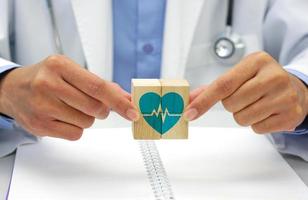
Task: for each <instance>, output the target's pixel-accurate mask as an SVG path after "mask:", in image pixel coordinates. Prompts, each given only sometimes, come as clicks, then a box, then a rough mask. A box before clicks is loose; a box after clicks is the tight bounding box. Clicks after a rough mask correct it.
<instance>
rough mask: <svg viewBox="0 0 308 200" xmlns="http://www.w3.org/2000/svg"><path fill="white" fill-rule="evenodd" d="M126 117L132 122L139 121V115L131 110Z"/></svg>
mask: <svg viewBox="0 0 308 200" xmlns="http://www.w3.org/2000/svg"><path fill="white" fill-rule="evenodd" d="M126 116H127V117H128V118H129V119H130V120H132V121H137V120H138V119H139V113H138V112H137V111H136V110H135V109H131V108H130V109H128V110H127V112H126Z"/></svg>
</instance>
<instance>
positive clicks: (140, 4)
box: [112, 0, 166, 91]
mask: <svg viewBox="0 0 308 200" xmlns="http://www.w3.org/2000/svg"><path fill="white" fill-rule="evenodd" d="M112 2H113V33H114V35H113V38H114V52H113V55H114V59H113V63H114V67H113V80H114V81H115V82H117V83H118V84H119V85H120V86H121V87H123V88H124V89H125V90H127V91H130V85H131V79H132V78H159V77H160V68H161V55H162V44H163V32H164V21H165V7H166V1H165V0H124V1H123V0H113V1H112Z"/></svg>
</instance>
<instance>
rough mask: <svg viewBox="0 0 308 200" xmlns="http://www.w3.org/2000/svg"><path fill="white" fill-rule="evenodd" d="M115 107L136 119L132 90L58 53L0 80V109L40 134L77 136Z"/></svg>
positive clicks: (73, 138)
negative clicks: (121, 86) (106, 79)
mask: <svg viewBox="0 0 308 200" xmlns="http://www.w3.org/2000/svg"><path fill="white" fill-rule="evenodd" d="M111 109H112V110H114V111H116V112H117V113H119V114H120V115H121V116H123V117H124V118H126V119H128V120H136V119H137V118H138V112H137V110H136V108H135V107H134V105H133V104H132V103H131V102H130V95H129V94H128V93H126V92H125V91H124V90H122V89H121V88H120V87H119V86H117V85H116V84H114V83H112V82H108V81H105V80H102V79H100V78H99V77H97V76H96V75H94V74H92V73H90V72H88V71H87V70H85V69H83V68H82V67H80V66H79V65H77V64H76V63H74V62H73V61H71V60H70V59H68V58H66V57H64V56H60V55H55V56H50V57H48V58H46V59H45V60H43V61H42V62H40V63H38V64H35V65H32V66H28V67H22V68H17V69H14V70H12V71H11V72H9V73H8V74H7V75H6V76H5V77H4V78H3V79H2V80H1V83H0V112H1V113H3V114H5V115H8V116H10V117H12V118H14V119H15V120H16V121H17V122H18V123H19V124H20V125H22V126H23V128H25V129H26V130H27V131H29V132H31V133H32V134H34V135H37V136H52V137H59V138H64V139H68V140H77V139H79V138H80V137H81V135H82V132H83V129H85V128H88V127H90V126H91V125H92V124H93V122H94V120H95V118H106V117H107V116H108V114H109V111H110V110H111Z"/></svg>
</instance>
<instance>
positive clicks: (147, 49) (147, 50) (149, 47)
mask: <svg viewBox="0 0 308 200" xmlns="http://www.w3.org/2000/svg"><path fill="white" fill-rule="evenodd" d="M142 50H143V52H144V53H146V54H150V53H152V52H153V51H154V47H153V45H152V44H149V43H148V44H145V45H143V47H142Z"/></svg>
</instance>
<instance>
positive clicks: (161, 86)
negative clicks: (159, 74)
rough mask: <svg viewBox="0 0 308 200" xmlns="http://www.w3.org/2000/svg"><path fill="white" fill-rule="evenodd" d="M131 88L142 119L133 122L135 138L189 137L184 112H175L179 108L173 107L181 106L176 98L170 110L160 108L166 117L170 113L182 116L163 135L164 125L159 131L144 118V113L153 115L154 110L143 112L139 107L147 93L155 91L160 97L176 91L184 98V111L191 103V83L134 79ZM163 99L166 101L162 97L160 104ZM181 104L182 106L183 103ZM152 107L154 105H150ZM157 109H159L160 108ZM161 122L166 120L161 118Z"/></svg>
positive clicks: (160, 115)
mask: <svg viewBox="0 0 308 200" xmlns="http://www.w3.org/2000/svg"><path fill="white" fill-rule="evenodd" d="M131 88H132V101H133V103H134V104H135V106H136V107H137V108H138V110H139V113H140V119H139V120H138V121H136V122H133V135H134V139H137V140H159V139H187V138H188V122H187V121H186V120H185V119H184V118H183V112H181V113H174V112H173V110H178V109H173V108H176V107H177V106H179V105H178V104H177V103H178V102H177V101H176V100H174V102H171V105H170V102H169V110H168V111H167V110H166V109H165V110H160V113H159V117H162V114H164V115H165V116H166V117H169V115H174V114H176V115H179V116H180V118H179V120H178V122H177V123H176V124H175V125H174V126H173V127H172V128H171V129H169V130H168V131H166V132H164V133H163V135H161V132H162V131H161V130H162V127H161V129H160V132H158V131H157V130H155V129H154V128H152V127H151V126H150V125H149V124H148V122H147V121H146V120H145V119H144V116H143V115H145V114H148V115H151V114H152V113H151V112H152V111H153V110H151V109H150V110H149V111H146V112H149V113H142V112H141V109H140V107H139V106H140V105H139V101H140V98H141V97H142V96H143V95H144V94H146V93H149V92H153V93H156V94H158V95H159V96H160V97H163V96H164V95H165V94H167V93H176V94H178V95H180V96H181V97H182V99H183V104H184V105H183V111H184V110H185V108H186V106H187V105H188V103H189V83H188V82H187V81H186V80H172V79H160V80H159V79H133V80H132V87H131ZM172 99H173V98H172ZM172 99H171V101H172ZM169 100H170V99H169ZM169 100H168V101H169ZM163 101H164V98H161V100H160V106H161V105H162V104H164V102H163ZM156 102H157V101H156ZM151 103H153V102H151V100H149V104H151ZM146 105H147V104H146ZM180 106H182V104H181V105H180ZM150 108H152V107H151V106H150ZM143 111H144V110H143ZM155 111H158V109H157V110H155ZM169 119H170V118H169ZM173 119H174V118H173ZM160 122H161V123H160V125H161V124H163V123H164V120H160ZM155 124H158V123H155ZM154 126H155V125H154ZM166 130H167V129H166Z"/></svg>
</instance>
